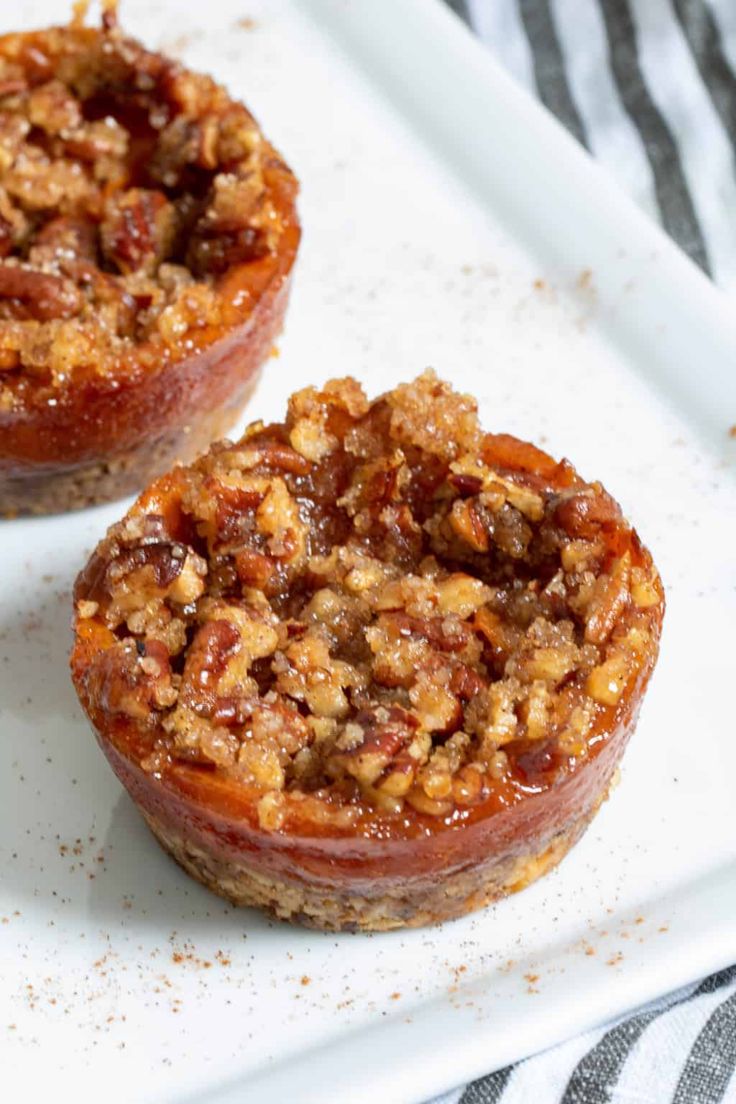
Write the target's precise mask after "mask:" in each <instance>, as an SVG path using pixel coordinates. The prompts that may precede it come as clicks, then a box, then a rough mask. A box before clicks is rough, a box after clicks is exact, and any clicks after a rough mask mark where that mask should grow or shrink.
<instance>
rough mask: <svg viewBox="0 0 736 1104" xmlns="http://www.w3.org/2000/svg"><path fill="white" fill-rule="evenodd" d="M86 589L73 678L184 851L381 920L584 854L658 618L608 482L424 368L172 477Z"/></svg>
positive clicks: (308, 411)
mask: <svg viewBox="0 0 736 1104" xmlns="http://www.w3.org/2000/svg"><path fill="white" fill-rule="evenodd" d="M75 600H76V642H75V646H74V652H73V656H72V673H73V679H74V684H75V686H76V689H77V692H78V694H79V697H80V700H81V702H82V705H83V707H84V709H85V711H86V713H87V715H88V717H89V719H90V720H91V722H92V725H93V727H94V729H95V731H96V733H97V737H98V739H99V741H100V743H101V745H102V747H103V749H104V751H105V753H106V754H107V756H108V758H109V760H110V762H111V764H112V766H113V768H114V770H115V771H116V772H117V774H118V776H119V777H120V779H121V781H122V782H123V784H124V785H125V786H126V787H127V788H128V790H129V791H130V793H131V794H132V796H133V798H134V800H135V801H136V802H137V803H138V805H139V806H140V808H141V810H142V812H143V815H144V816H145V818H146V820H147V822H148V824H149V825H150V827H151V828H152V830H153V832H154V833H155V835H156V836H157V837H158V839H159V840H160V841H161V843H162V844H163V846H164V847H165V848H166V849H167V850H168V851H169V852H171V854H172V855H173V856H174V857H175V858H176V859H177V861H178V862H179V863H181V865H182V866H183V867H184V868H185V869H186V870H187V871H189V873H190V874H192V875H193V876H194V877H196V878H198V879H199V880H200V881H202V882H204V883H205V885H208V886H210V887H211V888H212V889H213V890H215V891H216V892H218V893H221V894H222V895H223V896H225V897H227V898H228V899H230V900H231V901H233V902H235V903H236V904H241V905H257V906H261V907H263V908H265V909H268V910H269V911H270V912H271V913H273V914H274V915H275V916H278V917H283V918H285V919H289V920H294V921H299V922H302V923H304V924H309V925H313V926H316V927H322V928H329V929H365V930H369V929H387V928H396V927H401V926H405V925H407V926H415V925H421V924H430V923H434V922H437V921H441V920H446V919H448V918H450V917H454V916H458V915H460V914H462V913H465V912H468V911H469V910H471V909H475V908H478V907H480V906H482V905H485V904H487V903H488V902H489V901H493V900H495V899H496V898H498V897H501V896H503V895H504V894H507V893H511V892H513V891H515V890H517V889H520V888H522V887H523V886H524V885H526V884H528V883H529V882H530V881H532V880H533V879H535V878H537V877H539V876H540V875H541V874H543V873H544V872H545V871H547V870H548V869H550V867H552V866H554V865H555V863H557V862H558V861H559V860H560V859H561V858H562V857H563V856H564V854H565V853H566V852H567V851H568V849H569V848H570V847H571V846H572V845H573V844H574V843H575V841H576V840H577V839H578V838H579V837H580V835H581V834H582V832H583V831H584V830H585V828H586V827H587V825H588V823H589V822H590V820H591V818H592V817H593V816H594V815H595V812H596V810H597V809H598V807H599V805H600V804H601V802H602V801H603V799H604V798H605V797H606V795H607V793H608V789H609V786H610V784H611V780H612V778H613V776H614V773H615V771H616V767H617V765H618V763H619V760H620V759H621V756H622V754H623V751H624V748H625V745H626V742H627V740H628V739H629V736H630V735H631V733H632V731H633V728H634V724H635V722H636V718H637V714H638V711H639V706H640V704H641V700H642V696H643V694H644V691H645V688H646V685H647V682H648V680H649V677H650V675H651V673H652V669H653V667H654V664H655V661H656V658H657V652H658V646H659V635H660V629H661V624H662V617H663V613H664V595H663V590H662V584H661V581H660V578H659V575H658V573H657V571H656V569H655V567H654V565H653V563H652V558H651V556H650V554H649V552H648V551H647V550H646V549H645V548H644V546H643V545H642V544H641V542H640V540H639V538H638V537H637V534H636V533H635V531H634V530H633V529H632V527H631V526H630V525H629V523H628V522H627V521H626V520H625V518H624V517H623V515H622V513H621V510H620V508H619V506H618V505H617V503H616V502H615V501H614V499H613V498H611V496H610V495H609V494H608V493H607V492H606V491H605V490H604V489H603V487H601V485H600V484H599V483H595V482H592V483H588V482H586V481H584V480H583V479H582V478H581V477H580V476H579V475H578V474H577V472H576V471H575V469H574V468H573V467H572V465H571V464H570V463H569V462H568V461H566V460H562V461H560V462H557V461H555V460H553V459H552V458H551V457H550V456H548V455H547V454H546V453H544V452H542V451H540V450H539V449H537V448H535V447H534V446H532V445H529V444H526V443H524V442H522V441H517V440H516V439H515V438H513V437H509V436H508V435H505V434H493V433H486V432H484V431H483V430H482V429H481V427H480V425H479V422H478V417H477V412H476V405H475V403H474V402H473V400H472V399H470V398H469V397H467V396H464V395H460V394H457V393H455V392H454V391H453V390H452V389H451V388H450V387H449V386H447V385H446V384H444V383H442V382H441V381H440V380H438V379H437V378H436V377H435V376H434V375H432V374H431V373H428V374H425V375H423V376H421V377H419V379H417V380H415V381H414V382H413V383H410V384H404V385H401V386H399V387H397V388H396V389H395V390H394V391H391V392H389V393H388V394H385V395H383V396H381V397H379V398H378V399H376V400H375V401H373V402H368V400H367V399H366V397H365V395H364V393H363V391H362V389H361V387H360V386H359V385H358V384H357V383H356V382H355V381H354V380H352V379H342V380H334V381H332V382H331V383H328V384H326V385H325V387H324V388H323V389H322V390H317V389H315V388H307V389H306V390H303V391H300V392H298V393H297V394H295V395H294V396H293V397H292V398H291V400H290V402H289V409H288V413H287V416H286V420H285V421H284V423H283V424H277V425H270V426H265V427H264V426H263V425H262V424H261V423H256V424H254V425H252V426H251V427H250V428H249V429H248V430H247V431H246V433H245V435H244V436H243V437H242V439H241V440H240V441H238V442H237V443H236V444H229V443H221V444H218V445H215V446H213V448H212V449H211V450H210V452H208V453H207V454H206V455H205V456H203V457H202V458H201V459H199V460H198V461H196V462H195V463H194V464H192V465H191V466H190V467H180V468H177V469H175V470H174V471H173V472H172V473H171V474H169V475H168V476H165V477H163V478H162V479H159V480H158V481H156V482H154V483H153V484H152V486H151V487H149V489H148V490H147V491H146V492H145V493H144V494H143V495H142V496H141V497H140V498H139V499H138V501H137V503H136V504H135V506H134V507H133V508H132V510H131V511H130V512H129V513H128V514H127V515H126V517H125V518H124V519H123V520H122V521H121V522H119V523H118V524H117V525H114V526H113V527H112V528H111V529H110V531H109V532H108V534H107V536H106V537H105V539H104V540H103V541H102V542H101V543H100V545H99V546H98V548H97V550H96V551H95V553H94V555H93V556H92V559H91V560H90V562H89V564H88V565H87V567H86V568H85V570H84V571H83V572H82V574H81V575H80V576H79V579H78V581H77V584H76V591H75Z"/></svg>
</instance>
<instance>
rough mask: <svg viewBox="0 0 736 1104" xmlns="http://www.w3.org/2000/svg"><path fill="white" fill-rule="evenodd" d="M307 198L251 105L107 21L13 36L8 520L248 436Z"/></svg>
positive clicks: (3, 487)
mask: <svg viewBox="0 0 736 1104" xmlns="http://www.w3.org/2000/svg"><path fill="white" fill-rule="evenodd" d="M296 190H297V185H296V180H295V178H294V176H293V175H292V173H291V172H290V171H289V169H288V168H287V166H286V165H285V164H284V163H283V161H282V160H281V159H280V157H279V156H278V154H277V153H276V152H275V150H274V149H273V147H272V146H271V145H270V144H269V142H268V141H267V140H266V139H265V138H264V136H263V134H262V133H261V131H260V130H259V128H258V126H257V124H256V122H255V121H254V119H253V117H252V116H251V115H250V113H249V112H248V111H247V109H246V108H245V107H243V105H242V104H239V103H236V102H234V101H233V100H232V99H230V97H229V96H228V94H227V93H226V92H225V91H224V90H223V89H222V88H221V87H219V86H218V85H217V84H215V83H214V81H212V80H211V79H210V78H209V77H206V76H201V75H198V74H195V73H192V72H189V71H188V70H186V69H185V68H183V67H182V66H181V65H180V64H179V63H177V62H175V61H172V60H170V59H168V58H166V57H163V56H161V55H160V54H156V53H151V52H150V51H148V50H146V49H144V47H143V46H141V45H140V44H139V43H137V42H135V41H133V40H132V39H130V38H127V37H125V36H124V35H123V34H122V32H121V31H120V30H119V28H118V27H117V26H116V24H115V20H114V13H112V12H111V11H109V10H108V13H107V15H106V17H105V21H104V24H103V27H102V29H99V30H98V29H93V28H89V27H84V26H81V25H80V24H79V23H74V24H72V25H71V26H69V27H56V28H51V29H49V30H44V31H38V32H32V33H27V34H10V35H6V36H4V37H2V38H0V512H5V513H8V512H15V511H29V510H30V511H36V512H46V511H54V510H61V509H65V508H71V507H74V506H82V505H85V504H87V503H90V502H96V501H102V500H105V499H109V498H113V497H116V496H119V495H121V494H124V493H128V492H130V491H132V490H135V489H138V488H140V486H141V485H143V484H144V483H145V482H146V481H147V480H148V479H149V478H151V477H152V476H153V475H155V474H158V473H159V472H161V471H163V470H165V469H166V468H167V467H168V466H170V464H171V463H172V462H173V461H174V460H175V459H180V458H184V459H187V458H191V457H192V456H193V455H195V454H196V453H197V452H199V451H201V449H202V448H204V447H206V445H208V444H209V442H210V441H211V440H212V439H213V438H215V437H218V436H221V435H222V434H223V433H224V432H225V431H226V430H227V429H228V428H229V427H230V426H231V425H232V424H233V422H234V421H235V419H236V418H237V416H238V414H239V412H240V410H241V409H242V407H243V404H244V403H245V401H246V399H247V398H248V396H249V394H250V391H251V389H252V385H253V382H254V378H255V373H256V371H257V369H258V368H259V367H260V365H261V363H262V362H263V361H264V359H265V358H266V357H267V356H268V354H269V352H270V351H271V348H272V345H273V341H274V339H275V337H276V335H277V334H278V332H279V330H280V327H281V323H282V319H283V314H284V310H285V306H286V300H287V293H288V281H289V274H290V271H291V267H292V264H293V261H294V257H295V254H296V250H297V245H298V242H299V225H298V221H297V216H296V211H295V196H296Z"/></svg>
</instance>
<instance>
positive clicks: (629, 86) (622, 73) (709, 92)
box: [432, 0, 736, 1104]
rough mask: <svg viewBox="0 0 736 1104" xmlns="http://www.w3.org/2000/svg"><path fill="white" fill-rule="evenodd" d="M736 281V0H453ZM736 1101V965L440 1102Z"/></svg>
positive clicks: (596, 150) (566, 119)
mask: <svg viewBox="0 0 736 1104" xmlns="http://www.w3.org/2000/svg"><path fill="white" fill-rule="evenodd" d="M447 2H448V3H449V4H450V6H451V7H452V8H454V10H455V11H456V12H457V13H458V14H459V15H461V16H462V17H463V18H464V19H466V20H467V21H468V22H469V23H470V25H471V27H473V29H474V30H475V31H476V32H477V33H478V34H479V35H480V36H481V37H482V38H483V39H484V41H485V42H486V43H487V44H488V46H489V47H490V49H491V50H492V51H493V52H494V54H495V55H496V58H497V60H498V61H499V62H500V63H501V64H502V65H503V66H504V67H505V68H506V69H507V70H508V71H509V72H510V73H511V74H512V75H513V76H514V77H515V78H516V79H517V80H518V81H519V82H520V83H521V84H523V85H525V86H526V87H527V88H528V89H529V91H531V92H532V93H533V94H534V95H536V96H538V97H539V99H540V100H541V101H542V103H544V104H545V106H546V107H548V108H549V110H550V111H552V112H553V113H554V114H555V115H556V116H557V118H558V119H559V120H560V121H561V122H562V123H563V124H564V125H565V126H566V127H567V129H568V130H569V131H570V132H571V133H572V134H573V135H574V136H575V137H576V138H577V139H578V141H579V142H581V143H582V145H584V146H585V147H586V148H587V149H588V150H589V152H590V153H591V154H592V155H593V156H594V157H595V158H597V160H599V161H600V162H601V163H602V164H603V165H604V166H605V167H606V168H608V169H609V171H610V172H611V173H612V175H613V176H615V177H616V178H617V179H618V181H619V183H620V184H621V185H622V186H623V187H624V188H625V189H626V190H627V191H628V192H629V194H630V195H631V196H632V197H633V198H634V199H635V200H636V202H637V203H638V204H639V205H640V206H641V207H643V208H644V210H645V211H647V212H648V213H649V214H650V215H651V216H652V217H653V218H656V219H658V220H659V221H660V223H661V225H662V226H663V228H664V229H665V230H666V231H667V233H668V234H669V235H670V236H671V237H672V238H674V240H675V241H676V242H677V243H678V244H679V245H680V246H681V247H682V248H683V249H684V250H685V252H686V253H688V254H689V255H690V256H691V257H692V259H693V260H694V261H695V262H696V263H697V264H699V265H700V267H701V268H702V269H703V270H704V271H705V272H706V273H708V275H710V276H711V277H712V278H713V280H714V281H715V282H716V283H717V284H719V285H720V286H721V287H722V288H724V289H725V290H726V291H734V292H736V159H735V158H736V0H447ZM529 1101H533V1102H534V1104H664V1102H668V1104H669V1102H671V1104H736V966H733V967H731V968H730V969H727V970H723V971H721V972H720V973H718V974H714V975H713V976H712V977H709V978H706V979H705V980H704V981H702V982H700V983H698V984H694V985H690V986H688V987H686V988H685V989H682V990H679V991H678V992H676V993H672V994H670V995H669V996H667V997H665V998H663V999H662V1000H659V1001H656V1002H655V1003H653V1004H651V1005H649V1006H647V1007H646V1008H644V1009H641V1010H640V1011H638V1012H637V1013H636V1014H635V1015H633V1016H629V1017H627V1018H625V1019H622V1020H620V1021H617V1022H616V1023H614V1024H611V1025H609V1026H608V1027H607V1028H604V1029H598V1030H596V1031H590V1032H588V1033H586V1034H585V1035H581V1036H579V1037H578V1038H575V1039H571V1040H570V1041H569V1042H567V1043H564V1044H562V1045H561V1046H557V1047H554V1048H553V1049H552V1050H548V1051H545V1052H544V1053H543V1054H538V1055H536V1056H535V1057H533V1058H528V1059H526V1060H525V1061H523V1062H519V1063H518V1064H517V1065H515V1066H509V1067H507V1068H505V1069H501V1070H496V1071H495V1072H493V1073H490V1074H489V1075H488V1076H487V1077H483V1078H481V1079H480V1080H478V1081H474V1082H473V1083H472V1084H470V1085H465V1086H462V1087H460V1088H458V1089H456V1090H454V1091H453V1092H451V1093H448V1094H446V1095H445V1096H443V1097H438V1098H437V1099H436V1100H435V1101H433V1102H432V1104H497V1102H499V1104H500V1102H502V1104H527V1102H529Z"/></svg>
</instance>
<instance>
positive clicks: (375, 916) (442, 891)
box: [141, 801, 601, 932]
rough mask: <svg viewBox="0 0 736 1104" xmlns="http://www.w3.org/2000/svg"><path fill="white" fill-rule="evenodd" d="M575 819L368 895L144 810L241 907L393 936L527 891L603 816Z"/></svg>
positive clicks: (164, 842)
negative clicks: (255, 862)
mask: <svg viewBox="0 0 736 1104" xmlns="http://www.w3.org/2000/svg"><path fill="white" fill-rule="evenodd" d="M600 803H601V802H600V801H599V802H597V803H596V805H595V806H594V808H593V809H590V808H588V809H586V810H585V812H584V813H583V814H582V815H580V816H577V817H575V818H574V819H573V820H571V821H570V822H569V823H568V825H567V826H566V827H565V828H564V829H563V830H562V831H560V832H557V833H556V834H554V835H552V836H551V837H548V838H546V839H545V840H544V841H543V842H542V844H541V846H539V847H538V848H537V849H535V850H532V851H526V852H522V853H516V854H508V853H507V854H503V855H493V856H492V857H491V858H490V859H488V860H486V861H485V862H480V863H475V864H473V865H472V866H469V867H466V868H463V869H460V870H455V871H452V872H449V873H442V874H440V875H439V876H437V877H433V878H428V877H423V878H417V879H412V878H407V879H402V880H401V881H400V883H399V884H396V885H385V884H382V885H381V886H380V887H377V889H376V892H375V893H365V892H363V893H361V892H356V891H354V890H351V888H350V887H349V886H347V885H341V886H337V885H329V884H326V883H323V884H319V883H316V882H306V881H302V880H298V879H297V878H294V877H289V878H286V877H283V876H279V875H277V874H275V873H274V872H272V871H265V870H258V869H255V868H254V867H253V866H252V865H248V864H246V863H243V862H238V861H234V860H232V859H229V860H225V859H222V858H219V857H217V856H215V855H213V854H212V853H208V852H206V851H204V850H203V849H202V848H201V847H199V846H197V845H196V844H194V843H193V842H192V841H191V840H190V839H187V838H186V837H185V835H183V834H182V832H181V830H180V829H179V828H177V827H173V826H172V825H171V824H168V823H164V822H163V821H162V820H161V819H160V818H158V817H156V816H154V815H153V814H151V813H150V812H148V811H146V810H143V809H141V813H142V815H143V817H144V819H145V821H146V823H147V824H148V827H149V828H150V829H151V831H152V832H153V834H154V836H155V837H156V839H157V840H158V842H159V843H160V844H161V846H162V847H163V849H164V851H167V852H168V853H169V854H170V855H171V856H172V858H174V859H175V860H176V862H177V863H178V864H179V866H181V867H182V868H183V869H184V870H185V871H186V873H187V874H189V875H191V877H193V878H195V879H196V880H197V881H198V882H201V883H202V885H204V886H206V887H207V888H208V889H210V890H212V891H213V892H214V893H217V894H218V895H219V896H220V897H224V898H225V899H226V900H228V901H230V903H231V904H233V905H236V906H238V907H254V908H259V909H263V910H264V911H266V912H267V913H269V914H270V915H271V916H273V917H274V918H275V919H277V920H286V921H290V922H291V923H298V924H302V925H304V926H305V927H308V928H318V929H322V930H324V931H354V932H357V931H390V930H392V929H395V928H419V927H425V926H427V925H431V924H439V923H442V922H443V921H445V920H453V919H455V918H457V917H459V916H464V915H465V914H466V913H468V912H473V911H475V910H476V909H480V908H484V907H485V906H486V905H489V904H491V903H492V902H494V901H497V900H499V899H500V898H502V897H507V896H508V895H509V894H511V893H516V892H518V891H519V890H520V889H525V888H526V886H528V885H529V884H530V883H531V882H534V881H536V880H537V878H541V877H542V876H543V875H544V874H547V873H548V872H549V871H550V870H552V869H553V868H554V867H555V866H557V864H558V863H559V862H561V860H562V859H563V858H564V857H565V855H566V854H567V852H568V851H569V850H570V849H571V848H572V847H573V846H574V845H575V844H576V843H577V841H578V840H579V839H580V837H581V836H582V835H583V833H584V832H585V830H586V828H587V827H588V825H589V824H590V822H591V820H592V819H593V817H594V816H595V813H596V812H597V810H598V808H599V806H600Z"/></svg>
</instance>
